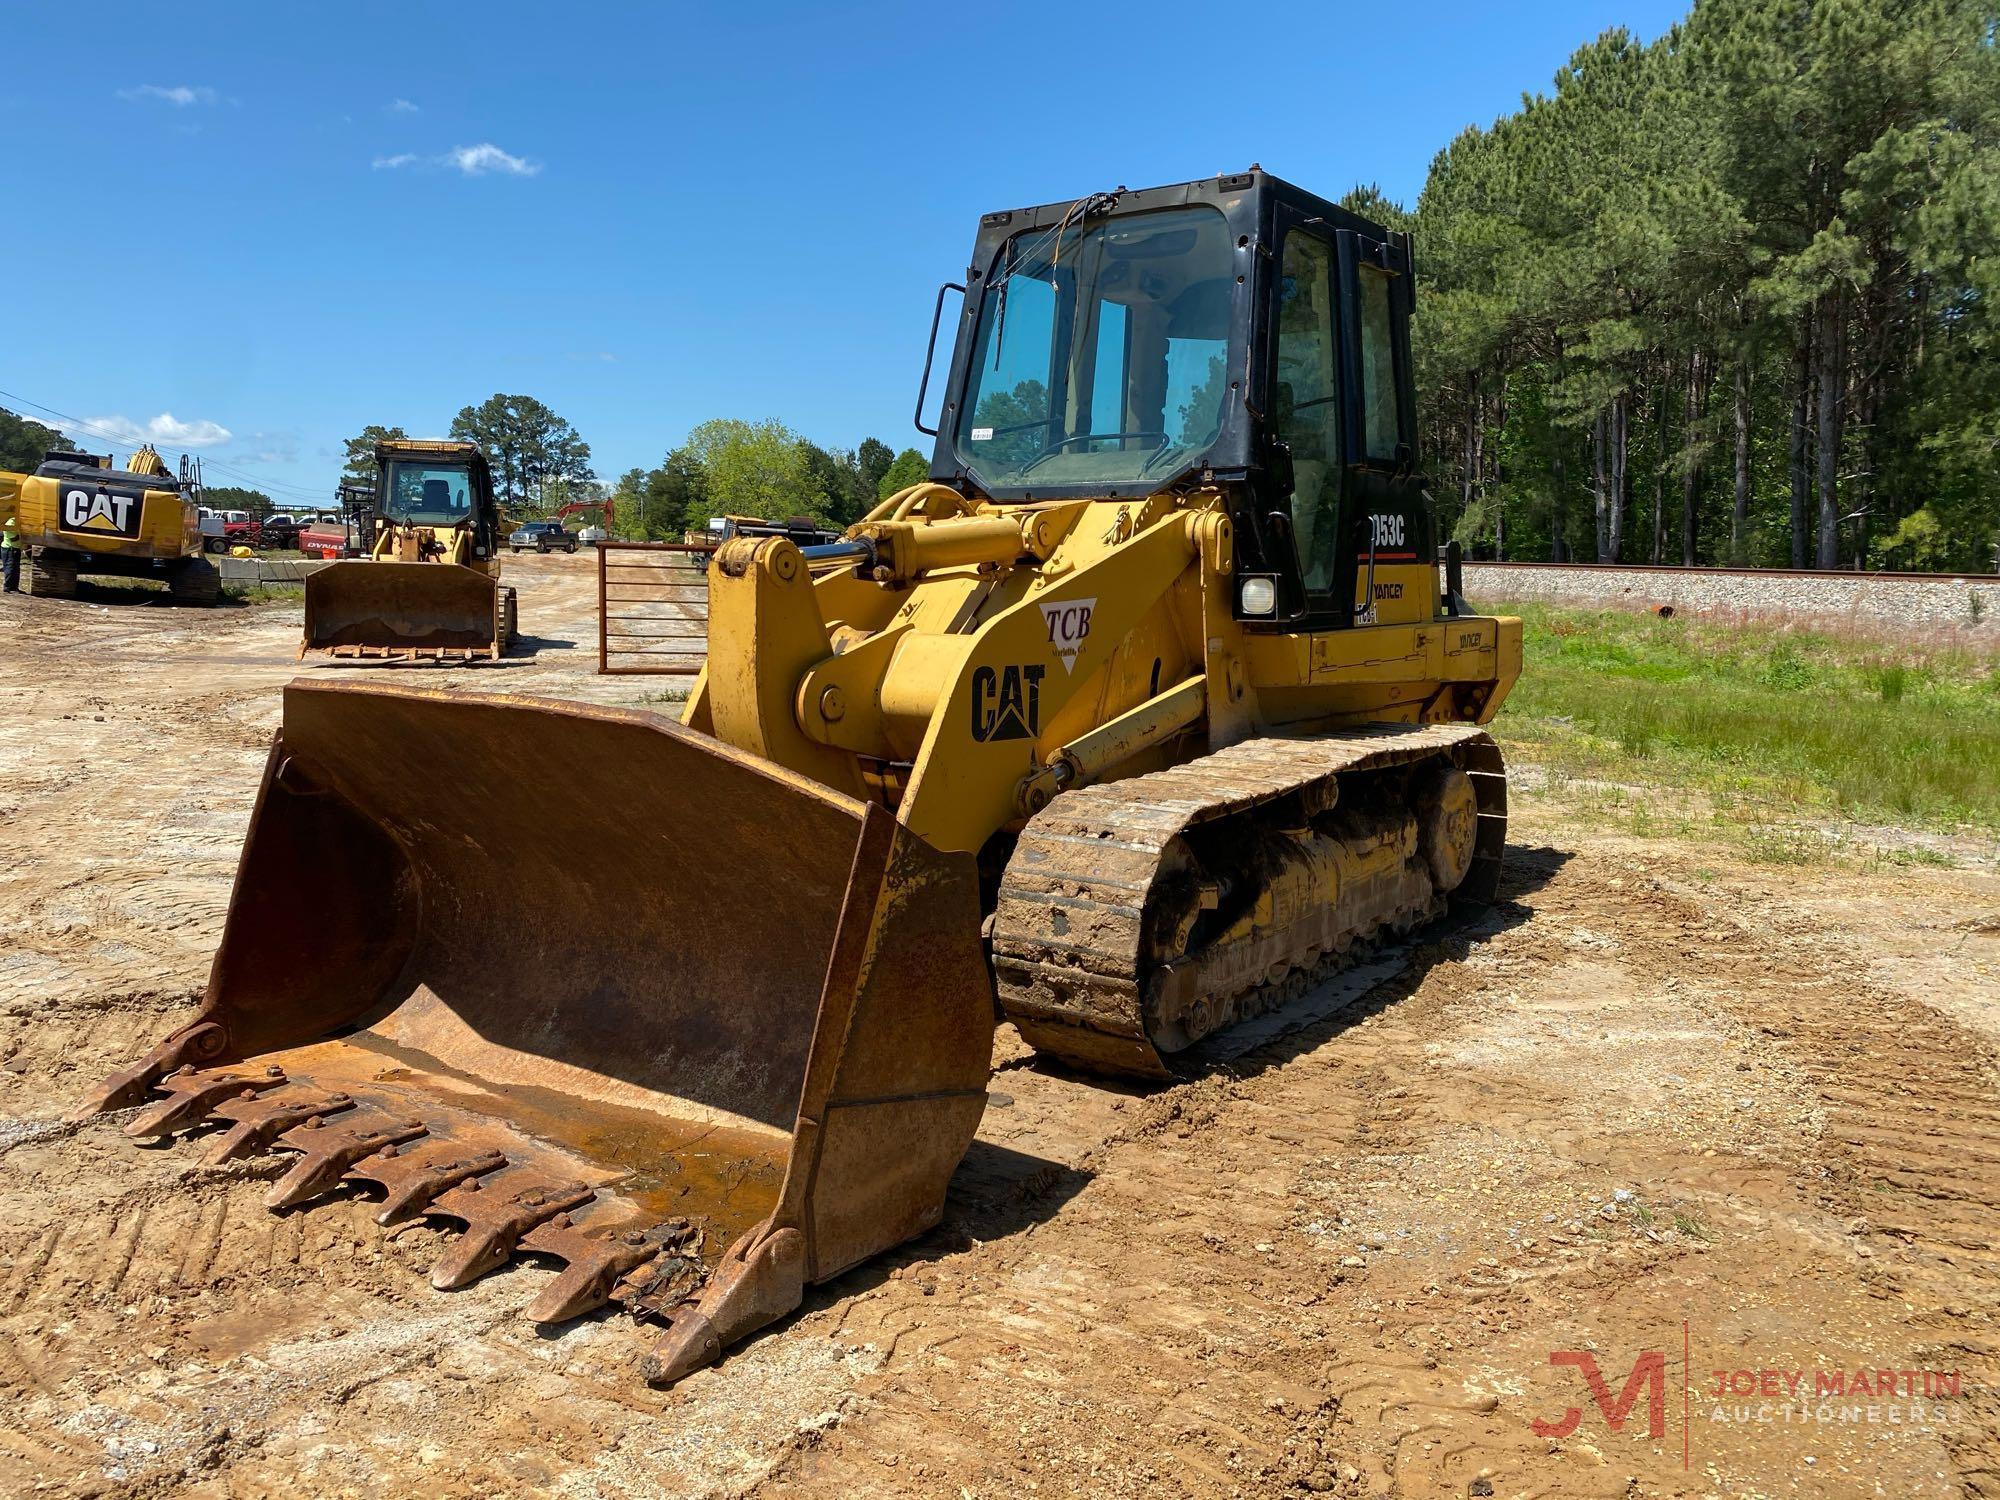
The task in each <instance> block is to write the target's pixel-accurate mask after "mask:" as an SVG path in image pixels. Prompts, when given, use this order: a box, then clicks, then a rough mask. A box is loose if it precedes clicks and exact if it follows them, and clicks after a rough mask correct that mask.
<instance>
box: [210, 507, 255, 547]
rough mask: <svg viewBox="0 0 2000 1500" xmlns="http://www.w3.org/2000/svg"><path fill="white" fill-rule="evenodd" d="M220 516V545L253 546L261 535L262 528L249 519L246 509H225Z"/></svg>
mask: <svg viewBox="0 0 2000 1500" xmlns="http://www.w3.org/2000/svg"><path fill="white" fill-rule="evenodd" d="M221 516H222V545H223V549H224V550H227V549H228V548H230V547H254V546H256V545H257V542H258V539H259V538H260V537H262V536H263V534H264V528H263V527H261V526H259V525H258V524H257V523H256V522H255V521H253V520H251V519H250V512H249V511H247V510H225V511H223V512H221Z"/></svg>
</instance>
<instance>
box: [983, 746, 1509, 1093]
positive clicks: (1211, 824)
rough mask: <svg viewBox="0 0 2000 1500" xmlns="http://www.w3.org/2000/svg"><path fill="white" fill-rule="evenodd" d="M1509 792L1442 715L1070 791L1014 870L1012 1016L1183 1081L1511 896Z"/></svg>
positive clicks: (1082, 1057) (1082, 1060)
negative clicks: (1240, 1035) (1322, 997)
mask: <svg viewBox="0 0 2000 1500" xmlns="http://www.w3.org/2000/svg"><path fill="white" fill-rule="evenodd" d="M1506 787H1507V782H1506V772H1505V769H1504V767H1503V765H1502V763H1501V758H1500V750H1499V747H1498V746H1497V745H1495V744H1494V742H1493V740H1492V738H1491V737H1490V736H1489V735H1487V734H1486V733H1485V732H1484V731H1482V730H1479V729H1475V728H1472V727H1470V726H1466V725H1456V724H1450V725H1445V724H1440V725H1370V726H1367V727H1364V728H1358V729H1353V730H1342V731H1338V732H1334V733H1330V734H1316V735H1312V736H1286V737H1266V738H1260V739H1254V740H1246V741H1244V742H1243V743H1241V744H1237V745H1232V746H1230V747H1228V748H1227V749H1224V750H1220V751H1217V752H1216V753H1214V754H1212V755H1206V756H1202V757H1200V758H1198V759H1196V760H1192V761H1189V762H1187V763H1185V764H1183V765H1179V766H1175V767H1173V768H1171V769H1169V770H1165V771H1157V772H1153V773H1151V774H1148V775H1143V776H1134V777H1131V778H1128V779H1126V780H1123V781H1115V782H1109V783H1106V784H1103V785H1099V786H1093V787H1085V788H1081V789H1079V790H1077V791H1073V792H1069V793H1066V794H1064V795H1063V796H1060V797H1058V798H1057V799H1056V800H1055V801H1054V802H1053V803H1051V804H1050V805H1049V806H1048V807H1047V808H1046V809H1044V810H1043V811H1042V812H1041V813H1039V814H1037V815H1036V816H1035V817H1034V818H1033V819H1031V820H1030V821H1029V823H1028V825H1027V827H1026V828H1025V829H1023V830H1022V833H1021V837H1020V840H1019V842H1018V843H1017V844H1016V846H1015V849H1014V853H1013V855H1012V857H1011V858H1010V859H1009V860H1008V862H1007V867H1006V870H1005V872H1004V873H1003V875H1002V878H1001V883H1000V893H999V902H998V905H997V907H996V909H995V912H994V917H993V925H992V954H993V969H994V975H995V979H996V981H997V985H998V990H999V999H1000V1005H1001V1009H1002V1010H1003V1011H1004V1012H1005V1013H1006V1015H1007V1017H1008V1019H1010V1020H1011V1021H1013V1022H1014V1024H1015V1026H1016V1027H1017V1028H1018V1029H1019V1030H1020V1032H1021V1034H1022V1036H1023V1037H1024V1038H1025V1039H1026V1040H1027V1041H1028V1042H1029V1044H1030V1045H1032V1046H1033V1047H1034V1048H1035V1049H1036V1050H1037V1051H1038V1052H1041V1053H1042V1054H1043V1055H1045V1056H1052V1057H1054V1058H1057V1059H1059V1060H1061V1061H1062V1062H1065V1063H1067V1064H1070V1065H1072V1066H1075V1067H1079V1068H1083V1069H1086V1070H1089V1071H1092V1072H1108V1073H1122V1074H1131V1075H1137V1076H1142V1077H1165V1076H1170V1074H1171V1069H1170V1067H1169V1061H1168V1060H1169V1059H1170V1058H1171V1057H1172V1056H1173V1054H1175V1053H1177V1052H1181V1051H1183V1050H1185V1049H1186V1048H1188V1047H1191V1046H1193V1045H1194V1044H1196V1043H1198V1042H1200V1041H1202V1040H1203V1039H1204V1038H1206V1037H1210V1036H1214V1035H1216V1034H1218V1033H1220V1032H1223V1031H1225V1030H1227V1029H1228V1028H1229V1027H1231V1026H1234V1025H1237V1024H1240V1023H1241V1022H1244V1021H1247V1020H1250V1019H1252V1018H1253V1017H1256V1016H1259V1015H1263V1014H1266V1013H1269V1012H1271V1011H1275V1010H1280V1009H1282V1008H1283V1007H1285V1006H1287V1005H1289V1004H1292V1003H1294V1002H1296V1001H1298V1000H1299V999H1300V998H1301V997H1302V996H1303V995H1304V994H1305V993H1306V991H1307V990H1309V989H1310V988H1311V987H1312V986H1313V985H1315V984H1317V983H1319V982H1321V981H1323V980H1325V979H1327V978H1330V977H1331V976H1332V975H1333V974H1335V973H1337V972H1339V971H1340V970H1341V969H1343V968H1345V967H1347V966H1348V965H1349V964H1351V963H1353V962H1355V961H1357V960H1358V959H1359V958H1361V957H1363V956H1365V955H1366V954H1367V953H1368V952H1369V951H1371V950H1372V947H1373V945H1374V944H1375V943H1377V942H1378V941H1380V940H1381V939H1382V938H1384V937H1388V936H1396V935H1401V934H1403V933H1406V932H1409V931H1411V930H1412V929H1414V928H1416V927H1418V926H1420V925H1422V924H1423V923H1425V922H1427V921H1430V920H1431V919H1433V918H1434V917H1437V916H1439V915H1441V914H1442V913H1443V912H1444V911H1445V910H1446V908H1447V906H1448V905H1449V903H1450V902H1451V900H1452V899H1453V898H1456V899H1458V900H1460V901H1465V902H1471V903H1476V904H1482V905H1483V904H1484V903H1486V902H1489V901H1491V900H1492V898H1493V895H1494V893H1495V891H1496V889H1497V887H1498V883H1499V875H1500V859H1501V852H1502V849H1503V848H1504V846H1505V843H1506V834H1507V791H1506Z"/></svg>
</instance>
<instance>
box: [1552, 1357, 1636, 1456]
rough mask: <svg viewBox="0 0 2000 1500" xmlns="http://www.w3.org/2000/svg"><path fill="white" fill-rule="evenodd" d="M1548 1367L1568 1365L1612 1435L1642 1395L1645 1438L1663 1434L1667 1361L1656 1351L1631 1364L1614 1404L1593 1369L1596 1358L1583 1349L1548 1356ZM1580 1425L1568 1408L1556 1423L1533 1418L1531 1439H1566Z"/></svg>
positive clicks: (1601, 1377) (1622, 1426)
mask: <svg viewBox="0 0 2000 1500" xmlns="http://www.w3.org/2000/svg"><path fill="white" fill-rule="evenodd" d="M1549 1363H1550V1364H1552V1365H1571V1366H1573V1367H1575V1368H1576V1369H1577V1370H1578V1371H1579V1372H1580V1373H1581V1374H1582V1376H1583V1383H1584V1385H1586V1386H1587V1387H1589V1390H1590V1398H1591V1400H1593V1401H1595V1402H1596V1403H1597V1409H1598V1411H1599V1412H1601V1413H1602V1414H1603V1416H1604V1422H1605V1425H1606V1426H1607V1427H1609V1428H1610V1429H1611V1430H1612V1431H1613V1432H1623V1431H1624V1430H1625V1422H1626V1419H1627V1418H1629V1417H1630V1416H1631V1415H1632V1408H1633V1407H1634V1406H1635V1405H1637V1404H1638V1400H1639V1393H1640V1392H1641V1391H1645V1392H1646V1393H1647V1396H1646V1414H1647V1419H1648V1420H1647V1427H1646V1433H1647V1436H1649V1437H1651V1438H1654V1439H1655V1440H1657V1439H1659V1438H1662V1437H1665V1436H1666V1433H1667V1357H1666V1355H1664V1354H1662V1353H1660V1352H1659V1351H1658V1350H1657V1349H1649V1350H1648V1351H1647V1352H1646V1353H1644V1354H1642V1355H1640V1356H1639V1358H1638V1359H1637V1360H1636V1361H1634V1362H1633V1365H1632V1373H1631V1374H1630V1375H1628V1376H1626V1377H1625V1389H1624V1390H1623V1391H1621V1392H1619V1394H1618V1396H1617V1398H1616V1399H1615V1400H1614V1399H1613V1398H1612V1395H1611V1386H1610V1384H1609V1383H1608V1382H1607V1381H1606V1380H1605V1378H1604V1375H1603V1372H1602V1371H1600V1370H1599V1369H1598V1368H1597V1356H1596V1355H1594V1354H1592V1353H1591V1352H1590V1351H1589V1350H1587V1349H1558V1350H1556V1351H1555V1352H1553V1353H1552V1354H1550V1355H1549ZM1582 1421H1583V1413H1582V1412H1581V1411H1580V1410H1578V1409H1577V1408H1576V1407H1574V1406H1572V1407H1570V1408H1569V1409H1568V1410H1567V1411H1565V1412H1564V1413H1563V1414H1562V1416H1561V1418H1560V1419H1558V1420H1557V1421H1554V1422H1550V1421H1546V1420H1544V1419H1543V1418H1541V1417H1537V1418H1535V1423H1534V1426H1535V1435H1536V1436H1537V1437H1545V1438H1566V1437H1568V1436H1569V1435H1570V1434H1571V1433H1573V1432H1575V1431H1576V1429H1577V1426H1578V1425H1579V1424H1580V1423H1581V1422H1582Z"/></svg>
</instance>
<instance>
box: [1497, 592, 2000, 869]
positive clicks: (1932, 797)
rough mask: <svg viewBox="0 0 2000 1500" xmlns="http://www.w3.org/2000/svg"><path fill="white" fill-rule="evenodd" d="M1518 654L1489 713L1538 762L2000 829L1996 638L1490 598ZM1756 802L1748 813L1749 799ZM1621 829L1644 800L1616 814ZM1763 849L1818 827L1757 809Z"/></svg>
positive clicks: (1841, 814)
mask: <svg viewBox="0 0 2000 1500" xmlns="http://www.w3.org/2000/svg"><path fill="white" fill-rule="evenodd" d="M1498 612H1499V613H1504V614H1519V615H1520V616H1521V617H1522V619H1523V621H1524V622H1525V632H1526V640H1525V646H1526V663H1525V665H1524V667H1523V670H1522V674H1521V680H1520V682H1519V683H1518V684H1516V686H1515V688H1514V691H1513V693H1512V694H1511V695H1510V696H1509V698H1508V700H1507V703H1506V705H1505V707H1504V708H1503V709H1502V711H1501V714H1500V717H1499V720H1498V721H1497V723H1496V724H1495V726H1494V727H1495V730H1496V732H1497V733H1498V734H1499V735H1500V736H1501V737H1502V738H1503V739H1504V740H1506V741H1507V742H1508V744H1509V746H1510V748H1511V749H1513V750H1514V751H1515V752H1517V753H1518V754H1519V755H1520V756H1521V757H1522V758H1523V759H1524V760H1528V761H1532V762H1535V763H1537V764H1540V765H1542V766H1544V767H1545V768H1547V769H1548V770H1549V772H1550V775H1551V777H1552V778H1566V779H1572V780H1574V779H1585V778H1587V779H1592V780H1605V781H1611V782H1614V783H1621V784H1631V783H1653V784H1667V785H1672V786H1678V787H1692V788H1695V789H1699V790H1701V791H1703V792H1705V793H1708V794H1709V795H1710V796H1711V797H1712V798H1714V799H1716V800H1717V801H1718V802H1719V803H1721V804H1723V805H1726V806H1732V807H1734V808H1736V809H1737V810H1738V811H1739V812H1748V813H1749V816H1748V817H1747V818H1745V819H1742V820H1743V821H1750V822H1753V823H1756V822H1761V823H1764V824H1766V825H1768V824H1770V823H1772V822H1777V823H1783V822H1786V821H1789V820H1796V819H1798V818H1801V817H1804V818H1826V817H1836V818H1844V819H1851V820H1856V821H1867V822H1877V823H1893V824H1899V825H1906V826H1912V827H1924V828H1936V829H1965V828H1971V829H1976V830H1981V831H2000V650H1996V649H1995V648H1993V647H1991V646H1987V647H1984V648H1983V649H1982V648H1979V647H1972V646H1967V645H1965V644H1963V643H1960V642H1954V641H1951V640H1949V639H1946V640H1943V641H1939V640H1935V639H1931V640H1925V641H1922V642H1916V643H1903V644H1892V643H1888V642H1885V641H1883V640H1881V639H1868V638H1860V637H1843V636H1838V635H1834V634H1829V633H1820V632H1813V631H1806V630H1798V629H1792V628H1788V627H1785V626H1782V625H1768V624H1765V625H1752V624H1738V623H1729V624H1723V623H1711V622H1707V621H1703V620H1699V619H1690V618H1687V617H1685V616H1675V617H1674V618H1672V619H1667V620H1662V619H1659V618H1657V617H1655V616H1653V615H1650V614H1639V613H1635V612H1630V611H1623V610H1577V609H1559V608H1553V607H1549V606H1543V605H1534V604H1528V605H1508V606H1504V607H1502V608H1501V609H1500V610H1499V611H1498ZM1759 808H1763V809H1766V810H1767V811H1768V812H1771V813H1774V814H1775V815H1776V816H1775V818H1772V817H1765V818H1759V817H1758V816H1757V814H1756V809H1759ZM1629 817H1630V819H1631V820H1632V821H1633V822H1634V824H1635V827H1634V831H1635V832H1641V833H1645V832H1650V831H1651V829H1650V828H1648V827H1646V826H1644V825H1645V824H1647V823H1648V822H1649V821H1658V819H1659V817H1660V813H1659V810H1658V808H1653V809H1652V810H1651V811H1647V812H1640V811H1637V810H1634V811H1633V812H1631V813H1630V814H1629ZM1759 837H1760V838H1761V839H1762V840H1763V843H1764V844H1765V845H1768V847H1765V848H1762V849H1761V850H1759V851H1753V852H1756V853H1757V855H1758V857H1760V858H1764V859H1768V860H1770V861H1771V862H1774V863H1803V862H1809V861H1810V860H1812V859H1814V858H1817V857H1819V856H1820V854H1822V853H1823V850H1824V843H1825V841H1824V839H1821V838H1819V837H1818V836H1816V835H1804V834H1801V833H1799V831H1798V830H1797V829H1795V828H1794V829H1790V830H1787V829H1784V828H1779V827H1771V826H1765V827H1764V828H1763V829H1762V831H1761V833H1760V834H1759Z"/></svg>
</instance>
